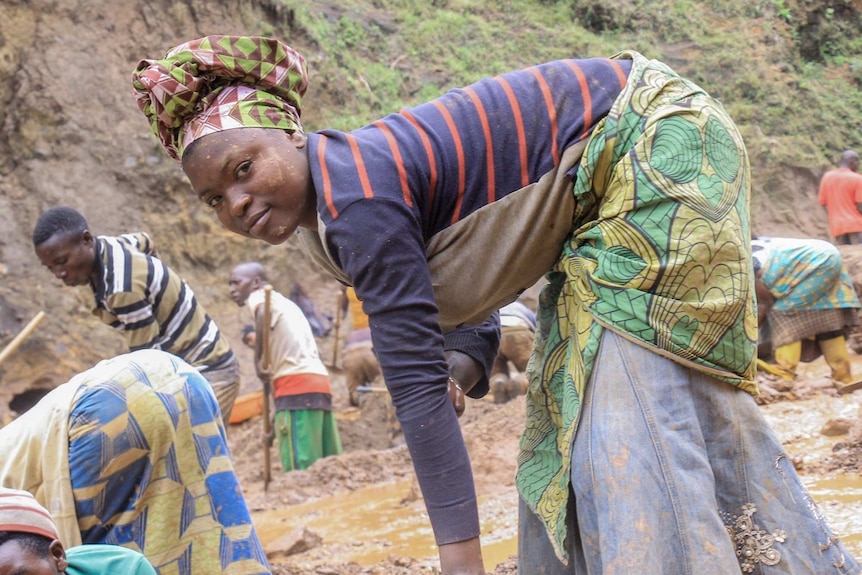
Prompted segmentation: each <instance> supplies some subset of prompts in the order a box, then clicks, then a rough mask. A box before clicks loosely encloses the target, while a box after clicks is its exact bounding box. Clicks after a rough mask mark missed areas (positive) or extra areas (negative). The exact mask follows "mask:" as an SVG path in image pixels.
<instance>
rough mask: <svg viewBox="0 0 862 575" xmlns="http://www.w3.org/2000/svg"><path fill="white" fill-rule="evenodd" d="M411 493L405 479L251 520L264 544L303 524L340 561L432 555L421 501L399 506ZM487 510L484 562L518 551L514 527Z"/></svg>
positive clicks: (362, 562)
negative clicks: (488, 515) (316, 535)
mask: <svg viewBox="0 0 862 575" xmlns="http://www.w3.org/2000/svg"><path fill="white" fill-rule="evenodd" d="M409 491H410V483H409V482H400V483H394V484H389V485H375V486H370V487H364V488H361V489H357V490H356V491H352V492H350V493H346V494H345V493H342V494H339V495H334V496H327V497H322V498H320V499H316V500H314V501H309V502H307V503H301V504H298V505H292V506H289V507H285V508H283V509H277V510H273V511H262V512H258V513H254V523H255V527H256V528H257V531H258V535H259V537H260V539H261V542H262V543H263V545H264V547H265V548H266V547H269V546H270V544H271V543H273V542H274V541H277V540H278V539H280V538H282V537H284V536H286V535H288V534H290V533H292V532H295V531H297V530H299V529H302V528H303V527H306V528H308V529H310V530H311V531H313V532H314V533H316V534H318V535H319V536H320V537H322V539H323V545H326V546H335V547H337V548H339V549H340V550H341V551H340V552H339V556H341V557H343V559H344V560H346V561H353V562H355V563H357V564H359V565H363V566H368V565H373V564H376V563H378V562H379V561H381V560H384V559H387V558H388V557H411V558H414V559H424V558H429V559H431V558H435V557H436V556H437V548H436V546H435V545H434V535H433V533H432V531H431V526H430V524H429V522H428V516H427V515H426V514H425V511H424V507H423V504H422V502H421V501H419V502H413V503H408V504H402V501H403V500H404V498H405V497H406V496H407V494H408V493H409ZM510 504H512V503H511V502H507V503H506V505H510ZM514 504H515V505H516V504H517V502H515V503H514ZM482 506H483V503H482V502H481V501H480V507H482ZM489 513H490V514H491V515H492V517H490V518H485V517H483V519H482V544H483V549H482V555H483V557H484V560H485V564H486V565H497V564H498V563H501V562H503V561H505V560H506V559H508V558H509V557H510V556H512V555H515V554H516V553H517V551H518V550H517V536H516V529H517V527H516V525H508V524H507V523H508V522H507V521H505V517H502V516H501V517H493V515H494V512H493V510H492V511H490V512H489ZM482 514H483V515H486V514H487V513H485V512H482ZM509 515H511V514H509Z"/></svg>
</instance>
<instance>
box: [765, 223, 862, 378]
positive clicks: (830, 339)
mask: <svg viewBox="0 0 862 575" xmlns="http://www.w3.org/2000/svg"><path fill="white" fill-rule="evenodd" d="M751 243H752V249H753V250H754V252H753V261H754V271H755V289H756V290H757V315H758V319H759V321H760V325H761V337H762V338H763V339H768V340H769V341H770V342H771V348H772V356H773V358H774V361H775V363H776V364H777V365H778V366H779V367H781V368H783V369H786V370H788V371H790V372H791V373H792V372H794V371H795V370H796V366H797V365H798V364H799V362H800V361H802V360H803V358H804V361H812V360H814V359H816V358H818V357H820V355H821V354H823V356H824V357H825V359H826V363H828V364H829V367H830V368H831V369H832V379H834V380H835V381H837V382H840V383H844V384H847V383H851V382H852V381H853V376H852V373H851V368H850V357H849V352H848V350H847V341H846V333H847V330H848V329H849V328H851V327H852V326H854V325H856V315H857V313H858V311H859V307H860V304H859V299H858V298H857V296H856V290H855V288H854V287H853V281H852V280H851V279H850V276H849V274H848V273H847V270H846V269H845V268H844V265H843V264H842V262H841V253H840V252H839V251H838V249H837V248H836V247H835V246H834V245H832V244H831V243H829V242H826V241H823V240H814V239H793V238H757V239H755V240H753V241H752V242H751Z"/></svg>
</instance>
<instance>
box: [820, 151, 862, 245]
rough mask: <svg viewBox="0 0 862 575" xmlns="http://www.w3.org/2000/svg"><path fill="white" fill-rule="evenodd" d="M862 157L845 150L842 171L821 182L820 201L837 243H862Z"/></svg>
mask: <svg viewBox="0 0 862 575" xmlns="http://www.w3.org/2000/svg"><path fill="white" fill-rule="evenodd" d="M858 168H859V154H857V153H856V152H855V151H854V150H845V151H844V152H843V153H842V154H841V160H840V161H839V163H838V168H836V169H833V170H829V171H827V172H826V173H825V174H823V177H822V178H821V180H820V192H819V194H818V201H819V202H820V205H821V206H824V207H825V208H826V215H827V217H828V218H829V233H830V235H831V236H832V237H833V238H834V239H835V243H837V244H845V245H846V244H860V243H862V213H860V205H862V174H858V173H856V170H857V169H858Z"/></svg>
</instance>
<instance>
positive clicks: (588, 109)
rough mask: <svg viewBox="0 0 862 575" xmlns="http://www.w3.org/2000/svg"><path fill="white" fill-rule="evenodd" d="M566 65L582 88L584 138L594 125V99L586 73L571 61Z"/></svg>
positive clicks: (582, 135)
mask: <svg viewBox="0 0 862 575" xmlns="http://www.w3.org/2000/svg"><path fill="white" fill-rule="evenodd" d="M566 64H567V65H568V66H569V68H571V70H572V72H574V74H575V77H576V78H577V79H578V85H579V86H580V87H581V99H582V100H583V101H584V132H583V134H581V138H583V137H584V136H585V135H586V134H588V133H589V129H590V128H591V127H592V125H593V97H592V95H591V94H590V85H589V84H588V83H587V77H586V76H585V75H584V71H583V70H581V68H580V67H579V66H578V65H577V64H575V63H574V62H572V61H570V60H567V61H566Z"/></svg>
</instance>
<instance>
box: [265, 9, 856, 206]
mask: <svg viewBox="0 0 862 575" xmlns="http://www.w3.org/2000/svg"><path fill="white" fill-rule="evenodd" d="M272 1H273V2H282V3H283V4H284V6H285V7H286V10H285V11H286V12H289V13H290V14H291V17H290V18H288V19H286V20H285V22H283V23H282V24H281V25H275V27H274V29H267V30H264V31H263V32H266V33H275V34H277V35H280V36H281V37H283V38H285V39H291V41H292V42H293V43H294V44H296V45H297V46H300V47H301V48H302V49H303V51H304V52H305V54H306V56H307V57H308V60H309V68H310V70H311V74H312V78H313V81H312V89H311V93H310V94H309V96H308V98H310V100H309V101H313V102H316V104H309V105H308V106H307V110H306V111H305V112H304V113H305V116H304V117H305V119H306V124H307V125H308V126H309V127H310V129H320V128H323V127H333V128H338V129H351V128H354V127H357V126H359V125H361V124H363V123H365V122H368V121H371V120H373V119H375V118H377V117H379V116H381V115H383V114H386V113H389V112H393V111H397V110H398V109H399V108H400V107H402V106H404V105H414V104H417V103H419V102H422V101H424V100H427V99H429V98H432V97H435V96H437V95H440V94H441V93H443V92H445V91H446V90H448V89H450V88H453V87H458V86H462V85H465V84H467V83H470V82H472V81H474V80H476V79H478V78H480V77H482V76H486V75H491V74H496V73H500V72H503V71H506V70H509V69H514V68H519V67H524V66H527V65H530V64H533V63H536V62H540V61H544V60H549V59H553V58H563V57H587V56H607V55H611V54H614V53H615V52H618V51H620V50H623V49H635V50H638V51H640V52H642V53H644V54H645V55H647V56H649V57H654V58H658V59H661V60H664V61H666V62H667V63H669V64H670V65H671V66H672V67H674V68H675V69H677V70H678V71H679V72H680V73H682V74H684V75H686V76H688V77H690V78H691V79H693V80H694V81H696V82H698V83H699V84H701V85H702V86H703V87H704V88H706V89H707V90H708V91H710V92H711V93H713V94H714V95H716V96H717V97H719V98H720V99H721V100H722V101H723V102H724V103H725V105H726V106H727V108H728V110H729V111H730V113H731V114H732V116H733V117H734V118H735V120H736V121H737V122H738V123H739V125H740V127H741V129H742V131H743V133H744V135H745V136H746V138H747V142H748V146H749V149H750V151H751V155H752V161H753V163H754V164H755V166H756V167H759V168H761V171H762V173H763V174H769V172H770V170H776V169H778V168H779V167H780V166H781V165H797V166H807V167H809V168H811V169H814V170H817V169H820V168H823V167H826V166H828V165H830V164H832V163H833V161H834V158H835V157H836V156H837V154H838V153H839V152H840V151H841V150H843V149H844V148H846V147H850V146H858V147H860V148H862V144H860V134H862V114H860V113H859V111H860V109H862V93H860V90H859V88H860V86H862V33H860V32H862V17H860V14H859V12H858V11H857V9H856V8H855V7H854V3H853V2H852V1H851V0H702V1H698V0H475V1H470V0H430V1H429V0H346V1H338V2H314V3H310V2H307V1H305V0H272ZM857 4H858V3H857ZM267 27H268V28H269V25H267ZM764 177H768V176H764ZM766 185H767V184H766V183H765V182H764V181H762V180H758V174H757V172H755V189H757V188H758V187H764V186H766Z"/></svg>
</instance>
